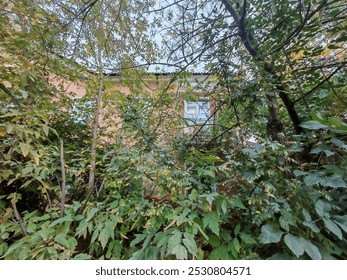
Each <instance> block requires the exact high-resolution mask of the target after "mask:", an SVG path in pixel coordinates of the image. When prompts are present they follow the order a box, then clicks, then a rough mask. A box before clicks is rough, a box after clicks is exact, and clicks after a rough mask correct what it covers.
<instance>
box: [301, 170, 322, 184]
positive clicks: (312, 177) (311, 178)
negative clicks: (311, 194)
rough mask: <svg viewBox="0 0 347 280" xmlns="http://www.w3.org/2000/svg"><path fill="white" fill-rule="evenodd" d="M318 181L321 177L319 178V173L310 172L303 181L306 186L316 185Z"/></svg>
mask: <svg viewBox="0 0 347 280" xmlns="http://www.w3.org/2000/svg"><path fill="white" fill-rule="evenodd" d="M320 182H321V178H320V175H319V173H312V174H309V175H307V176H306V177H305V178H304V183H305V185H306V186H308V187H310V186H314V185H317V184H319V183H320Z"/></svg>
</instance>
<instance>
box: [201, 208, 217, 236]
mask: <svg viewBox="0 0 347 280" xmlns="http://www.w3.org/2000/svg"><path fill="white" fill-rule="evenodd" d="M218 221H219V217H218V215H217V213H216V212H211V213H208V214H207V215H205V217H204V219H203V224H204V227H206V226H208V227H209V228H210V229H211V231H212V232H213V233H214V234H215V235H217V236H219V224H218Z"/></svg>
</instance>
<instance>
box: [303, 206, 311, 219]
mask: <svg viewBox="0 0 347 280" xmlns="http://www.w3.org/2000/svg"><path fill="white" fill-rule="evenodd" d="M302 215H303V216H304V219H305V221H306V222H311V221H312V218H311V215H310V213H309V212H308V211H307V210H306V209H302Z"/></svg>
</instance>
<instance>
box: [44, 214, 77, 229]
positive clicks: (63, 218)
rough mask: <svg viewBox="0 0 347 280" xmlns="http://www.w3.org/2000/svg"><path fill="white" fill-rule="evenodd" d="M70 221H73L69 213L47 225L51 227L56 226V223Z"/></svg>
mask: <svg viewBox="0 0 347 280" xmlns="http://www.w3.org/2000/svg"><path fill="white" fill-rule="evenodd" d="M72 221H73V219H72V217H71V216H70V215H66V216H64V217H61V218H58V219H56V220H55V221H53V222H52V223H51V224H50V225H49V227H50V228H52V227H54V226H56V225H58V224H62V223H65V222H72Z"/></svg>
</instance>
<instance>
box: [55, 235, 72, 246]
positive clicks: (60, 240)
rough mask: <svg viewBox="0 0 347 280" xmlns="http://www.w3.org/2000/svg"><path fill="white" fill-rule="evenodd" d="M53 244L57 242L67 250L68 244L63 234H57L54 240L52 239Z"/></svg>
mask: <svg viewBox="0 0 347 280" xmlns="http://www.w3.org/2000/svg"><path fill="white" fill-rule="evenodd" d="M54 240H55V242H58V243H59V244H60V245H63V246H64V247H66V248H69V243H68V241H67V239H66V235H65V234H63V233H60V234H58V235H57V236H56V237H55V238H54Z"/></svg>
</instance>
